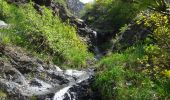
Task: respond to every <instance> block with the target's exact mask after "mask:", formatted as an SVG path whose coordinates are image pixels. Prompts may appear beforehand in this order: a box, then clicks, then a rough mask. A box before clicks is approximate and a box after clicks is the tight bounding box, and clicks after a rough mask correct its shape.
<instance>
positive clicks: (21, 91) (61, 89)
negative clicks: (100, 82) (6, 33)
mask: <svg viewBox="0 0 170 100" xmlns="http://www.w3.org/2000/svg"><path fill="white" fill-rule="evenodd" d="M0 52H3V55H4V56H6V57H8V58H9V59H8V61H5V60H2V59H0V89H2V90H4V91H5V92H6V93H7V94H8V96H9V98H11V100H30V98H31V97H33V96H34V97H36V98H37V100H95V99H92V97H93V93H91V92H90V93H89V89H90V84H91V83H92V80H93V75H94V71H93V70H91V69H85V70H82V71H79V70H72V69H68V70H62V69H60V68H59V67H58V66H56V65H53V64H47V63H46V62H43V61H42V60H41V59H38V58H36V57H33V56H30V55H29V54H27V53H25V52H24V51H23V50H22V49H21V48H19V47H8V46H6V47H5V48H4V49H2V51H0ZM69 96H71V97H69ZM83 98H84V99H83ZM96 100H98V99H96Z"/></svg>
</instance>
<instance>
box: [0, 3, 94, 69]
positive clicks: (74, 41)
mask: <svg viewBox="0 0 170 100" xmlns="http://www.w3.org/2000/svg"><path fill="white" fill-rule="evenodd" d="M0 7H1V9H0V16H1V17H0V18H1V19H2V20H4V21H6V22H7V23H9V24H10V25H9V28H8V29H3V30H1V38H2V39H3V41H4V42H9V41H10V43H13V44H15V45H20V46H23V47H26V48H29V49H31V50H32V51H36V52H37V53H39V54H42V55H44V56H45V55H49V56H48V57H49V60H54V62H55V63H57V64H64V65H68V66H72V67H75V66H77V67H78V66H79V67H81V66H86V65H87V63H86V61H87V60H88V59H89V58H90V56H91V54H90V53H88V51H87V46H86V44H85V43H83V42H81V40H80V38H79V36H78V35H77V33H76V29H75V27H73V26H70V25H69V24H68V23H63V22H62V21H61V20H60V18H59V16H53V14H52V11H51V10H50V9H48V8H46V7H44V6H42V7H41V10H42V12H38V11H37V10H36V9H35V8H34V3H28V4H22V5H20V6H16V5H13V4H8V3H7V2H6V1H4V0H1V1H0ZM44 58H47V57H46V56H45V57H44Z"/></svg>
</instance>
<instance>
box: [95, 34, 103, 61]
mask: <svg viewBox="0 0 170 100" xmlns="http://www.w3.org/2000/svg"><path fill="white" fill-rule="evenodd" d="M93 36H94V52H95V59H96V60H99V59H100V58H101V57H102V53H101V52H100V50H99V47H98V37H97V36H98V33H97V32H96V31H93Z"/></svg>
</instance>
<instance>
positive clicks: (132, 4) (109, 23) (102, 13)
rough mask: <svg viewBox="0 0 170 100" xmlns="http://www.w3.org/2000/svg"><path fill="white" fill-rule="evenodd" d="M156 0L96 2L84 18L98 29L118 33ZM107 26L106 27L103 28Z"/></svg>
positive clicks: (106, 0)
mask: <svg viewBox="0 0 170 100" xmlns="http://www.w3.org/2000/svg"><path fill="white" fill-rule="evenodd" d="M153 1H154V0H96V3H95V4H94V5H93V8H91V9H90V10H89V11H88V12H87V13H86V15H85V16H84V18H85V19H86V20H87V22H89V24H90V25H92V26H94V27H95V28H98V29H105V30H107V31H108V32H109V30H112V32H113V31H115V30H116V31H118V29H119V28H120V27H122V26H123V25H124V24H127V23H129V22H130V21H131V20H132V19H133V18H134V17H136V15H137V14H138V13H139V12H140V11H141V10H143V9H146V8H147V6H148V5H149V4H154V3H153ZM86 16H87V17H86ZM103 25H105V26H103Z"/></svg>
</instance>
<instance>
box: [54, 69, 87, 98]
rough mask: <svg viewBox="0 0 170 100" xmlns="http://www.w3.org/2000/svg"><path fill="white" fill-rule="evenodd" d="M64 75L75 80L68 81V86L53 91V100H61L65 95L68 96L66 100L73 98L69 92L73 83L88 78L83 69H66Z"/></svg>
mask: <svg viewBox="0 0 170 100" xmlns="http://www.w3.org/2000/svg"><path fill="white" fill-rule="evenodd" d="M65 75H68V76H72V77H75V78H77V80H76V81H74V82H72V83H69V85H68V86H66V87H64V88H63V89H61V90H59V91H58V92H56V93H55V95H54V97H53V100H63V99H64V98H65V95H67V96H68V97H69V99H68V100H75V97H73V98H72V97H71V95H70V93H69V89H70V88H72V87H73V85H76V84H77V83H81V82H83V81H85V80H87V79H89V76H90V75H89V73H87V72H85V71H77V70H71V69H70V70H66V71H65Z"/></svg>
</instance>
